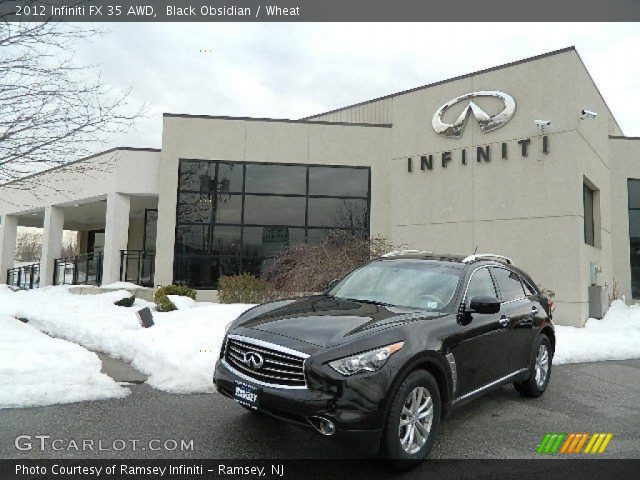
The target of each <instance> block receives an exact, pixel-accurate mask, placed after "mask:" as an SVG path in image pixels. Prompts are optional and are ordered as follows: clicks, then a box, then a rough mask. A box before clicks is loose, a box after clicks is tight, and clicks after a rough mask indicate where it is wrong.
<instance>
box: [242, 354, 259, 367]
mask: <svg viewBox="0 0 640 480" xmlns="http://www.w3.org/2000/svg"><path fill="white" fill-rule="evenodd" d="M242 362H243V363H244V364H245V365H247V366H248V367H251V368H252V369H254V370H260V369H261V368H262V365H264V359H263V358H262V355H260V354H259V353H257V352H245V353H244V355H243V356H242Z"/></svg>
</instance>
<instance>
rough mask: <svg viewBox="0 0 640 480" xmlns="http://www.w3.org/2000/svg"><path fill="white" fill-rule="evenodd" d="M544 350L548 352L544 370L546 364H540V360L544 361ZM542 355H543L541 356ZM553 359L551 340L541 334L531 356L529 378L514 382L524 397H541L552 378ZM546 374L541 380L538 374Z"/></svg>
mask: <svg viewBox="0 0 640 480" xmlns="http://www.w3.org/2000/svg"><path fill="white" fill-rule="evenodd" d="M543 351H544V352H546V355H547V356H546V359H547V360H546V365H547V368H546V370H544V368H543V367H544V365H543V364H540V365H539V363H538V362H539V361H542V362H543V363H544V355H543ZM541 355H542V356H541ZM552 361H553V350H552V349H551V342H550V341H549V337H547V336H546V335H545V334H541V335H540V336H539V337H538V339H537V340H536V344H535V348H534V350H533V356H532V358H531V363H530V366H529V378H527V379H526V380H524V381H522V382H516V383H514V384H513V386H514V387H515V389H516V390H517V391H518V392H519V393H520V395H522V396H524V397H539V396H540V395H542V394H543V393H544V392H545V390H546V389H547V386H548V385H549V379H550V378H551V367H552ZM538 374H540V375H544V379H543V380H542V381H541V380H540V379H541V377H540V376H538Z"/></svg>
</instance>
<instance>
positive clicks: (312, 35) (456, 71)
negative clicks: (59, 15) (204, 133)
mask: <svg viewBox="0 0 640 480" xmlns="http://www.w3.org/2000/svg"><path fill="white" fill-rule="evenodd" d="M106 28H107V29H108V30H109V31H108V33H106V34H105V35H104V36H102V37H101V38H99V39H95V40H94V41H93V42H92V43H90V44H79V45H78V46H77V49H76V60H77V61H78V62H80V63H83V64H92V65H99V66H100V68H101V71H102V77H103V80H104V81H105V82H107V83H108V84H110V85H112V86H113V87H115V88H117V89H121V90H126V89H127V88H129V87H132V88H133V93H132V97H131V103H132V106H139V105H141V104H143V103H146V104H147V105H149V110H148V116H147V118H145V119H142V120H141V121H139V123H138V124H137V126H136V129H135V130H133V131H130V132H128V133H126V134H123V135H122V136H121V137H119V138H114V139H113V144H112V145H118V146H136V147H160V146H161V132H162V113H163V112H170V113H189V114H206V115H232V116H253V117H271V118H301V117H305V116H309V115H312V114H316V113H320V112H324V111H327V110H331V109H334V108H338V107H342V106H346V105H350V104H353V103H357V102H360V101H363V100H368V99H372V98H375V97H379V96H383V95H388V94H390V93H394V92H398V91H401V90H405V89H408V88H413V87H417V86H420V85H425V84H428V83H432V82H435V81H439V80H444V79H447V78H450V77H454V76H457V75H462V74H465V73H469V72H473V71H476V70H481V69H484V68H489V67H493V66H496V65H500V64H503V63H507V62H511V61H515V60H519V59H522V58H526V57H530V56H533V55H538V54H541V53H545V52H548V51H552V50H557V49H560V48H564V47H567V46H571V45H574V46H575V47H576V48H577V50H578V53H579V54H580V56H581V57H582V59H583V61H584V62H585V64H586V66H587V68H588V70H589V72H590V73H591V75H592V77H593V79H594V80H595V82H596V85H598V87H599V88H600V91H601V93H602V95H603V96H604V98H605V100H606V101H607V103H608V105H609V107H610V108H611V110H612V112H613V114H614V115H615V117H616V119H617V120H618V123H619V124H620V126H621V128H622V130H623V132H624V133H625V135H628V136H640V111H638V109H639V108H640V62H637V61H635V60H634V57H635V56H636V55H637V52H640V24H637V23H636V24H632V23H629V24H620V23H616V24H606V23H601V24H579V23H568V24H562V23H553V24H542V23H533V24H526V23H498V24H489V23H461V24H456V23H437V24H428V23H421V24H418V23H415V24H411V23H399V24H393V23H357V24H353V23H325V24H311V23H297V24H296V23H287V24H284V23H262V24H256V23H247V24H238V23H236V24H233V23H224V24H223V23H196V24H179V23H155V24H154V23H137V24H136V23H122V24H107V25H106Z"/></svg>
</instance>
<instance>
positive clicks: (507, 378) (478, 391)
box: [451, 368, 529, 405]
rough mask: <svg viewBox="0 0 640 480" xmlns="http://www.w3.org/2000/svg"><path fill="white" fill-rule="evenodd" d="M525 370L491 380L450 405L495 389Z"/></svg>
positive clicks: (525, 369)
mask: <svg viewBox="0 0 640 480" xmlns="http://www.w3.org/2000/svg"><path fill="white" fill-rule="evenodd" d="M527 370H529V369H528V368H521V369H520V370H516V371H515V372H511V373H508V374H507V375H505V376H503V377H500V378H498V379H496V380H493V381H492V382H489V383H487V384H486V385H482V386H481V387H478V388H476V389H475V390H472V391H470V392H469V393H465V394H464V395H461V396H460V397H458V398H456V399H455V400H454V401H453V402H451V404H452V405H455V404H456V403H458V402H461V401H462V400H465V399H467V398H469V397H472V396H474V395H476V394H478V393H480V392H482V391H484V390H487V389H489V388H491V387H495V386H496V385H498V384H500V383H503V382H506V381H507V380H509V379H511V378H513V377H517V376H518V375H520V374H522V373H524V372H526V371H527Z"/></svg>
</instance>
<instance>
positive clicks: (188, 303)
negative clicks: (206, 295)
mask: <svg viewBox="0 0 640 480" xmlns="http://www.w3.org/2000/svg"><path fill="white" fill-rule="evenodd" d="M167 298H168V299H169V301H170V302H171V303H173V305H174V306H175V307H176V308H177V309H178V310H186V309H187V308H193V307H195V306H196V305H197V304H198V302H196V301H195V300H194V299H192V298H190V297H185V296H184V295H167Z"/></svg>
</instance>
